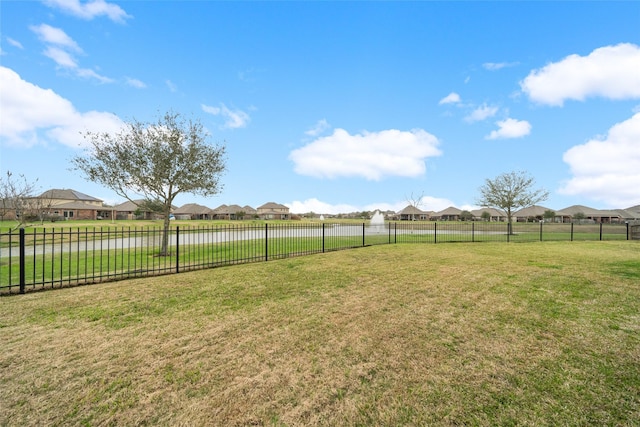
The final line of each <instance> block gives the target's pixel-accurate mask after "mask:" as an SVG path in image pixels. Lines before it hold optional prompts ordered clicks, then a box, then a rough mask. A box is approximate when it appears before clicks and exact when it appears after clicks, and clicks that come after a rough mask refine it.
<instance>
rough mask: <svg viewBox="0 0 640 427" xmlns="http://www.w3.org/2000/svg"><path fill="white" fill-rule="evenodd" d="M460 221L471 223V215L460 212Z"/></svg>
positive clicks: (466, 212) (467, 212)
mask: <svg viewBox="0 0 640 427" xmlns="http://www.w3.org/2000/svg"><path fill="white" fill-rule="evenodd" d="M460 219H461V220H462V221H471V220H472V219H473V214H472V213H471V212H469V211H462V212H460Z"/></svg>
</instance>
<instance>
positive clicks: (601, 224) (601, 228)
mask: <svg viewBox="0 0 640 427" xmlns="http://www.w3.org/2000/svg"><path fill="white" fill-rule="evenodd" d="M600 241H602V223H600Z"/></svg>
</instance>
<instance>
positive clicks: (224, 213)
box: [213, 205, 256, 220]
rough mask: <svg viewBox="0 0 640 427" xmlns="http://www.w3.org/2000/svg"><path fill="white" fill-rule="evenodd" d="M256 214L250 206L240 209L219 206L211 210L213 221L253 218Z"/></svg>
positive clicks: (230, 206) (237, 206)
mask: <svg viewBox="0 0 640 427" xmlns="http://www.w3.org/2000/svg"><path fill="white" fill-rule="evenodd" d="M255 214H256V210H255V209H253V208H252V207H251V206H245V207H242V206H240V205H229V206H227V205H220V206H218V207H217V208H215V209H214V210H213V218H214V219H227V220H235V219H245V218H253V217H254V216H255Z"/></svg>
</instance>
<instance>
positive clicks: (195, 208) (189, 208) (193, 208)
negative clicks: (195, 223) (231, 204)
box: [173, 203, 211, 215]
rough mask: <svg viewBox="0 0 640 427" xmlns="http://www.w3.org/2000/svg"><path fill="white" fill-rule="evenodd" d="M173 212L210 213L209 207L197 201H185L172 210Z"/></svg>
mask: <svg viewBox="0 0 640 427" xmlns="http://www.w3.org/2000/svg"><path fill="white" fill-rule="evenodd" d="M173 213H175V214H196V215H202V214H208V213H211V209H209V208H208V207H206V206H203V205H199V204H197V203H187V204H186V205H182V206H180V207H179V208H178V209H176V210H174V211H173Z"/></svg>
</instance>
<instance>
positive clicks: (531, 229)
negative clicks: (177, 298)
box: [0, 222, 630, 294]
mask: <svg viewBox="0 0 640 427" xmlns="http://www.w3.org/2000/svg"><path fill="white" fill-rule="evenodd" d="M629 236H630V233H629V225H628V224H620V225H616V224H583V225H579V224H546V223H515V224H512V225H511V226H510V225H508V224H506V223H490V222H447V223H436V222H392V223H386V224H383V225H368V224H366V223H362V224H325V223H321V224H268V223H267V224H263V225H225V226H211V227H175V228H172V229H171V231H170V234H169V236H168V239H169V253H168V254H166V256H159V255H158V254H159V253H160V248H161V244H162V238H163V231H162V230H161V229H158V228H135V227H134V228H120V229H116V230H114V229H100V228H97V229H96V228H84V229H80V228H76V229H73V228H66V229H57V230H46V229H43V230H34V231H29V232H27V231H25V230H24V229H20V230H18V231H13V232H8V233H0V294H15V293H25V292H28V291H33V290H42V289H52V288H61V287H67V286H75V285H83V284H92V283H100V282H106V281H113V280H122V279H129V278H134V277H143V276H153V275H162V274H172V273H179V272H182V271H190V270H197V269H204V268H212V267H218V266H224V265H231V264H242V263H250V262H259V261H268V260H272V259H279V258H286V257H292V256H300V255H308V254H314V253H322V252H328V251H335V250H341V249H348V248H355V247H361V246H370V245H380V244H396V243H444V242H488V241H493V242H527V241H549V240H558V241H560V240H564V241H574V240H629Z"/></svg>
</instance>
